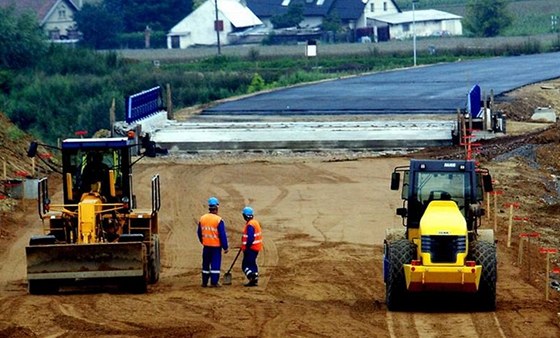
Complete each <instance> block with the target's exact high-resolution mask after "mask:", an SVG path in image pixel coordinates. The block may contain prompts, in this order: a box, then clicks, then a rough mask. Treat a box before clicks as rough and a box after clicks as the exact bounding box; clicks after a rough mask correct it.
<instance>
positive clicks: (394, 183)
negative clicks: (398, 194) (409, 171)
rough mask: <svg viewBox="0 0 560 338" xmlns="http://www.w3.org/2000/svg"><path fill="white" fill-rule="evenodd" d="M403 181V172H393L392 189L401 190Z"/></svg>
mask: <svg viewBox="0 0 560 338" xmlns="http://www.w3.org/2000/svg"><path fill="white" fill-rule="evenodd" d="M400 183H401V174H400V173H397V172H393V173H392V174H391V190H399V185H400Z"/></svg>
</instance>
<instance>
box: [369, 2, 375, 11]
mask: <svg viewBox="0 0 560 338" xmlns="http://www.w3.org/2000/svg"><path fill="white" fill-rule="evenodd" d="M369 11H370V12H372V13H373V12H375V4H374V3H370V4H369Z"/></svg>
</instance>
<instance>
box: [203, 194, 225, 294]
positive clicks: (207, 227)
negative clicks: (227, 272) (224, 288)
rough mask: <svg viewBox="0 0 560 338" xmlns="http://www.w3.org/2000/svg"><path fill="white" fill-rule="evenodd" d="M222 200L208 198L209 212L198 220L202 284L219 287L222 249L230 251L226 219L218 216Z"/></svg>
mask: <svg viewBox="0 0 560 338" xmlns="http://www.w3.org/2000/svg"><path fill="white" fill-rule="evenodd" d="M219 205H220V202H219V201H218V199H217V198H216V197H210V198H209V199H208V213H207V214H204V215H202V217H200V220H199V222H198V231H197V233H198V239H199V241H200V243H201V244H202V245H203V248H202V286H203V287H206V286H208V280H210V284H211V286H213V287H218V286H220V284H219V283H218V282H219V280H220V267H221V265H222V249H223V250H224V253H226V254H227V253H228V251H229V247H228V240H227V234H226V226H225V223H224V220H223V219H222V218H221V217H220V216H218V206H219Z"/></svg>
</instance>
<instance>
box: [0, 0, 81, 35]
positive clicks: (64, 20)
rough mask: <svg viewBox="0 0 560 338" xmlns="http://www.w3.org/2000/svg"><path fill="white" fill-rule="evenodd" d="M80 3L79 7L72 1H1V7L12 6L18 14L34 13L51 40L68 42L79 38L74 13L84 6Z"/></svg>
mask: <svg viewBox="0 0 560 338" xmlns="http://www.w3.org/2000/svg"><path fill="white" fill-rule="evenodd" d="M78 1H79V6H78V5H77V4H76V3H75V2H74V1H72V0H0V7H9V6H12V7H14V8H15V10H16V12H18V13H23V12H25V11H28V12H31V13H34V14H35V15H37V20H38V22H39V25H40V26H41V27H42V28H43V30H44V31H45V34H46V35H47V36H48V38H49V40H51V41H54V42H66V41H77V39H78V38H79V32H78V29H77V27H76V22H75V21H74V13H76V12H77V11H78V10H79V9H80V8H81V7H80V6H81V4H82V0H78Z"/></svg>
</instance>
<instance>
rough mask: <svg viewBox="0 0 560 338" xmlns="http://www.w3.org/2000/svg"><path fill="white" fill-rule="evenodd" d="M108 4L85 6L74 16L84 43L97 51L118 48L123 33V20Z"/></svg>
mask: <svg viewBox="0 0 560 338" xmlns="http://www.w3.org/2000/svg"><path fill="white" fill-rule="evenodd" d="M117 13H120V12H114V11H113V8H111V7H110V6H107V4H106V3H100V4H95V5H92V4H85V5H84V6H83V7H82V9H81V10H80V11H78V12H77V13H76V14H75V15H74V20H75V21H76V25H77V26H78V29H79V30H80V32H82V34H83V37H82V43H83V44H84V45H86V46H89V47H93V48H95V49H108V48H115V47H117V45H118V43H117V36H118V34H119V33H121V32H122V27H123V25H122V22H123V19H122V17H120V16H119V15H118V14H117Z"/></svg>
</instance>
